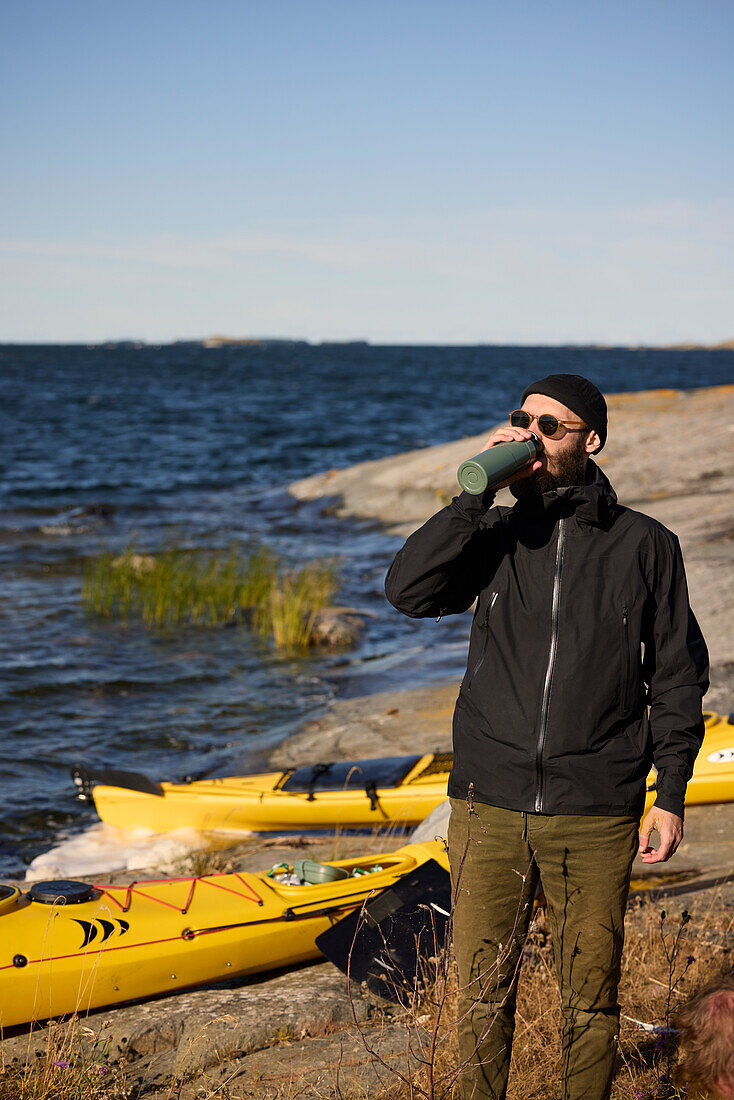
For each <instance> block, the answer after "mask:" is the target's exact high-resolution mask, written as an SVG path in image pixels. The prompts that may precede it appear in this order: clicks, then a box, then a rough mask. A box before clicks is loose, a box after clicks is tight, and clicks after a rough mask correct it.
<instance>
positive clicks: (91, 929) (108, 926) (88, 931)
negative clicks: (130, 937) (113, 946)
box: [71, 917, 130, 948]
mask: <svg viewBox="0 0 734 1100" xmlns="http://www.w3.org/2000/svg"><path fill="white" fill-rule="evenodd" d="M71 919H72V920H73V921H74V923H75V924H78V925H79V926H80V927H81V930H82V932H83V933H84V939H83V940H82V942H81V943H80V944H79V947H80V948H82V947H88V946H89V944H90V943H91V942H92V940H96V938H97V933H98V932H99V931H100V928H101V930H102V943H104V942H105V940H108V939H109V938H110V936H111V935H112V934H113V932H118V933H119V934H120V935H121V936H124V935H125V933H126V932H129V930H130V924H129V923H128V921H126V920H120V919H118V918H115V920H114V921H111V920H103V919H102V917H97V919H96V920H93V921H89V920H79V919H78V917H72V918H71ZM116 924H117V925H119V927H118V928H115V925H116Z"/></svg>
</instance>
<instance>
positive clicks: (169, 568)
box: [82, 545, 338, 652]
mask: <svg viewBox="0 0 734 1100" xmlns="http://www.w3.org/2000/svg"><path fill="white" fill-rule="evenodd" d="M337 585H338V577H337V570H336V566H335V564H334V563H333V562H312V563H309V564H307V565H305V566H303V567H302V568H300V569H295V570H289V571H284V570H282V569H281V568H280V567H279V564H278V561H277V559H276V558H275V556H274V555H273V554H272V553H270V551H268V550H258V551H257V552H256V553H254V554H253V555H251V556H250V557H249V558H246V557H244V556H243V555H242V553H241V552H240V550H239V549H238V548H237V547H235V546H233V547H231V548H230V549H229V551H227V552H226V553H219V554H217V553H212V552H205V551H201V550H184V549H182V548H180V547H177V546H170V547H167V548H166V549H165V550H163V551H161V553H159V554H155V555H151V554H141V553H140V552H139V551H138V550H137V549H136V547H135V546H133V545H131V546H128V548H127V549H126V550H125V551H124V553H122V554H120V555H115V554H113V553H112V552H110V551H105V552H104V553H102V554H100V555H98V557H96V558H94V559H93V560H92V561H91V562H90V563H89V565H88V566H87V569H86V571H85V575H84V580H83V583H82V601H83V603H84V605H85V607H86V608H87V610H88V611H91V612H94V613H95V614H97V615H103V616H105V617H107V618H116V619H121V620H122V621H123V622H129V621H138V622H142V623H143V624H144V625H145V626H147V627H151V628H154V629H162V628H169V627H176V626H198V627H215V626H223V625H229V624H232V623H236V622H238V621H240V620H244V621H246V622H251V623H252V625H253V627H254V628H255V629H256V630H257V631H258V632H259V633H260V634H261V635H263V636H264V637H272V639H273V642H274V644H275V646H276V647H277V648H279V649H283V650H286V651H288V652H297V651H299V650H303V649H305V648H306V647H307V646H308V645H310V644H311V641H312V632H313V624H314V619H315V617H316V615H317V613H318V612H319V611H320V610H321V609H322V608H324V607H327V606H329V605H330V604H331V602H332V600H333V597H334V593H335V592H336V589H337Z"/></svg>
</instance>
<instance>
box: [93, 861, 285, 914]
mask: <svg viewBox="0 0 734 1100" xmlns="http://www.w3.org/2000/svg"><path fill="white" fill-rule="evenodd" d="M223 876H226V877H227V878H230V879H231V878H236V879H237V880H238V882H241V883H242V885H243V886H244V887H245V888H246V889H248V890H249V891H250V894H249V895H248V894H241V893H240V892H239V890H233V889H232V888H231V887H229V886H223V885H222V884H221V883H219V882H212V881H211V879H213V878H217V877H223ZM174 882H189V883H191V887H190V889H189V892H188V895H187V897H186V902H185V903H184V907H183V909H181V908H180V906H178V905H175V904H174V903H173V902H171V901H165V900H164V899H163V898H157V897H155V895H153V894H146V893H144V892H143V891H142V890H140V889H138V886H139V884H140V883H144V885H146V886H157V885H160V884H162V883H165V884H166V886H168V885H169V884H170V883H174ZM199 882H200V883H202V884H203V885H204V886H215V887H216V888H217V889H218V890H226V891H227V893H228V894H234V895H235V897H238V898H244V899H245V901H253V902H257V904H258V905H264V902H263V899H262V898H261V897H260V895H259V894H257V893H256V892H255V890H253V889H252V887H251V886H249V885H248V883H246V882H245V881H244V879H243V878H242V875H241V874H240V872H239V871H215V872H213V873H212V874H211V875H196V876H195V877H194V878H189V877H188V876H187V877H185V878H149V879H138V880H136V881H135V882H129V883H123V884H121V885H120V886H117V885H114V884H112V883H109V882H108V883H104V884H102V883H93V884H92V885H93V886H94V889H95V890H99V891H100V892H101V893H102V894H106V895H107V897H108V898H109V899H110V901H112V902H114V903H115V905H117V906H119V907H120V909H121V910H122V912H123V913H129V912H130V909H131V908H132V898H133V896H134V895H135V894H137V895H138V896H139V897H141V898H147V900H148V901H154V902H156V904H157V905H165V906H166V907H167V908H168V909H173V910H175V911H177V912H179V913H181V915H182V916H184V917H185V916H186V914H187V913H188V911H189V908H190V907H191V903H192V901H193V900H194V891H195V889H196V885H197V883H199ZM110 890H125V891H126V893H125V901H124V903H123V902H120V901H118V899H117V898H116V897H114V895H113V894H111V893H110Z"/></svg>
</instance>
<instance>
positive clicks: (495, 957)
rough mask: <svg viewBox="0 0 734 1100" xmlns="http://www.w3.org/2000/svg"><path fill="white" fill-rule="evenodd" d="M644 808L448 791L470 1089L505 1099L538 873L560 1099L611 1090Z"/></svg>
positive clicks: (588, 1098)
mask: <svg viewBox="0 0 734 1100" xmlns="http://www.w3.org/2000/svg"><path fill="white" fill-rule="evenodd" d="M638 825H639V822H638V819H637V818H636V817H591V816H589V817H583V816H577V815H572V814H552V815H548V814H526V813H520V812H518V811H515V810H502V809H498V808H497V807H494V806H486V805H482V804H480V803H475V804H474V812H473V813H472V814H471V815H470V814H469V813H468V808H467V804H466V802H463V801H461V800H459V799H454V798H452V799H451V820H450V824H449V832H448V846H449V859H450V863H451V878H452V882H453V884H454V887H456V884H457V882H458V894H457V898H456V909H455V913H454V951H455V955H456V960H457V963H458V969H459V983H460V987H461V992H460V995H459V1025H458V1026H459V1057H460V1060H461V1062H462V1063H463V1062H466V1063H467V1066H466V1068H465V1069H464V1071H463V1077H462V1096H463V1097H464V1098H465V1100H485V1098H491V1100H503V1098H504V1096H505V1092H506V1089H507V1075H508V1071H509V1067H510V1051H511V1048H512V1036H513V1032H514V1028H515V995H516V988H517V978H518V974H519V970H520V962H521V959H522V948H523V943H524V941H525V938H526V936H527V931H528V926H529V924H530V918H531V916H532V908H533V898H534V896H535V893H536V888H537V885H538V880H539V879H540V881H541V882H542V886H543V891H544V893H545V897H546V900H547V902H548V910H549V915H550V924H551V935H552V939H553V953H554V957H555V966H556V975H557V978H558V986H559V990H560V994H561V1009H562V1013H563V1036H562V1075H563V1092H562V1095H563V1100H582V1098H583V1100H607V1098H608V1097H609V1093H610V1090H611V1085H612V1076H613V1073H614V1060H615V1054H616V1047H617V1036H618V1034H619V1005H618V1004H617V986H618V984H619V971H620V963H621V957H622V944H623V940H624V911H625V907H626V904H627V894H628V891H629V881H630V872H631V869H632V860H633V859H634V857H635V853H636V851H637V837H638Z"/></svg>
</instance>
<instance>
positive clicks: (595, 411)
mask: <svg viewBox="0 0 734 1100" xmlns="http://www.w3.org/2000/svg"><path fill="white" fill-rule="evenodd" d="M531 393H542V394H544V395H545V396H546V397H552V398H553V399H554V401H560V403H561V404H562V405H565V406H566V408H567V409H570V410H571V412H575V413H576V415H577V416H580V417H581V419H582V420H583V422H584V424H588V425H589V427H590V428H593V429H594V431H595V432H596V434H597V435H598V436H599V439H600V440H601V447H598V448H597V450H599V451H600V450H601V448H602V447H603V446H604V444H605V443H606V441H607V403H606V401H605V400H604V397H603V395H602V393H601V391H600V390H598V389H597V388H596V386H595V385H594V383H593V382H590V381H589V379H588V378H582V376H581V375H580V374H549V375H548V377H547V378H541V379H540V380H539V381H538V382H533V383H532V385H530V386H528V387H527V389H526V390H525V392H524V393H523V395H522V398H521V401H520V404H521V405H522V404H524V403H525V398H526V397H529V396H530V394H531Z"/></svg>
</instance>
